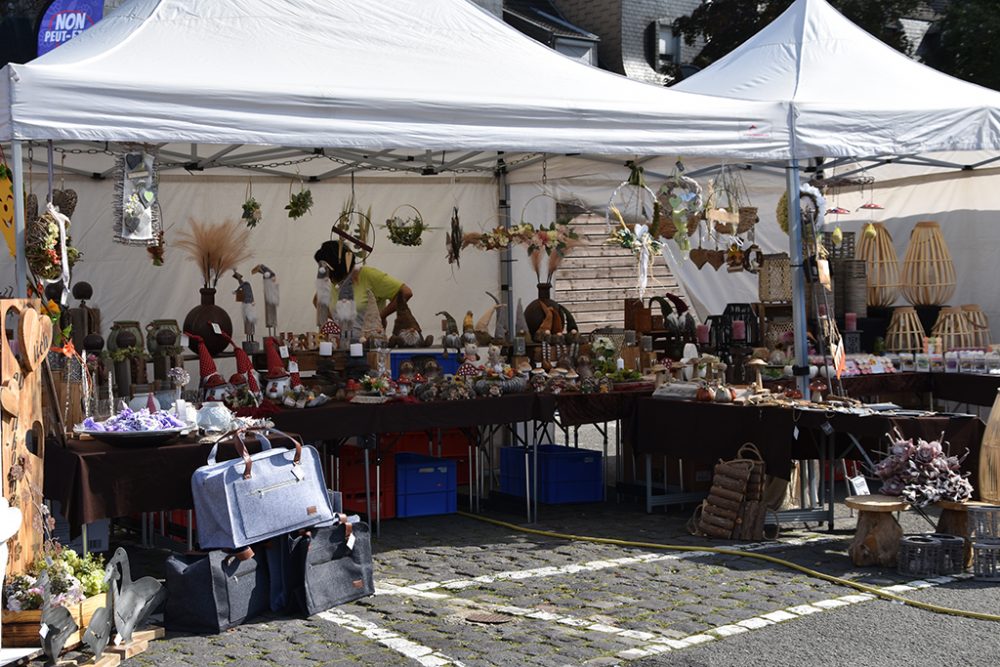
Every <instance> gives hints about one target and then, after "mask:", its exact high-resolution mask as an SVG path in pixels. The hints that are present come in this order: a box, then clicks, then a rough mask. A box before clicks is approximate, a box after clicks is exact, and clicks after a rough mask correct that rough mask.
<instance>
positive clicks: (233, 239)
mask: <svg viewBox="0 0 1000 667" xmlns="http://www.w3.org/2000/svg"><path fill="white" fill-rule="evenodd" d="M174 245H175V246H177V247H178V248H180V249H181V250H183V251H184V252H185V253H187V255H188V259H190V260H192V261H193V262H195V263H197V264H198V268H199V269H201V277H202V282H203V286H204V287H211V288H215V286H216V285H217V284H218V282H219V278H220V277H221V276H222V275H223V274H224V273H228V272H229V271H231V270H232V269H234V268H236V266H237V265H238V264H241V263H242V262H245V261H246V260H248V259H250V256H251V252H250V236H249V232H248V230H246V229H244V228H243V227H242V225H241V224H240V221H239V220H226V221H225V222H223V223H221V224H218V225H212V224H209V223H207V222H201V221H198V220H195V219H194V218H190V219H189V220H188V229H187V230H185V231H183V232H181V233H180V234H178V235H177V240H176V241H175V242H174Z"/></svg>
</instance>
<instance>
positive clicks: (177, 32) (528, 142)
mask: <svg viewBox="0 0 1000 667" xmlns="http://www.w3.org/2000/svg"><path fill="white" fill-rule="evenodd" d="M785 117H786V113H785V112H784V110H783V107H782V105H780V104H774V103H769V102H768V103H760V102H746V101H742V100H720V99H715V98H705V97H703V96H699V95H692V94H688V93H681V92H679V91H673V90H667V89H664V88H660V87H656V86H650V85H646V84H642V83H638V82H634V81H629V80H627V79H626V78H624V77H621V76H618V75H614V74H610V73H607V72H603V71H600V70H598V69H596V68H592V67H588V66H586V65H582V64H580V63H577V62H575V61H573V60H570V59H569V58H565V57H563V56H561V55H559V54H556V53H555V52H553V51H552V50H551V49H548V48H547V47H545V46H543V45H541V44H539V43H537V42H535V41H533V40H531V39H530V38H528V37H526V36H524V35H522V34H520V33H518V32H517V31H516V30H514V29H512V28H510V27H509V26H507V25H505V24H504V23H503V22H502V21H500V20H498V19H497V18H496V17H494V16H493V15H491V14H488V13H486V12H484V11H483V10H481V9H479V8H478V7H476V6H475V5H473V4H471V3H469V2H467V1H466V0H210V1H209V0H201V1H196V0H133V2H130V3H127V4H126V5H123V6H122V7H120V8H119V9H118V10H116V11H115V12H114V13H112V14H111V15H109V16H108V17H106V18H105V19H104V20H103V21H101V22H99V23H98V24H97V25H96V26H94V27H93V28H91V29H90V30H88V31H86V32H85V33H83V34H81V35H80V36H78V37H77V38H75V39H74V40H72V41H71V42H69V43H67V44H65V45H63V46H61V47H59V48H58V49H56V50H55V51H52V52H51V53H49V54H46V55H45V56H42V57H41V58H38V59H36V60H34V61H32V62H30V63H27V64H25V65H9V66H7V67H6V68H4V70H3V71H2V72H0V140H8V139H33V140H43V139H55V140H84V141H150V142H161V141H162V142H168V141H169V142H191V143H205V144H247V143H250V144H272V145H280V146H298V147H306V146H308V147H313V146H316V147H339V148H364V149H382V148H410V149H448V150H455V149H476V150H506V151H520V150H531V151H549V152H565V153H569V152H588V153H605V154H606V153H619V154H621V153H642V154H649V153H664V152H669V153H671V154H682V155H734V154H735V155H739V156H740V157H743V158H747V159H751V158H781V157H784V156H785V155H786V153H787V146H788V137H787V132H786V129H785V120H784V119H785Z"/></svg>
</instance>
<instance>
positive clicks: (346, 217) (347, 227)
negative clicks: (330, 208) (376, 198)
mask: <svg viewBox="0 0 1000 667" xmlns="http://www.w3.org/2000/svg"><path fill="white" fill-rule="evenodd" d="M334 235H336V236H338V237H340V239H341V240H342V241H346V242H347V243H348V244H350V246H351V252H353V253H354V256H355V258H357V259H358V260H359V261H361V262H364V261H365V260H366V259H368V256H369V255H371V254H372V251H374V250H375V234H374V226H373V225H372V221H371V218H370V217H368V215H367V214H366V213H362V212H361V211H356V210H354V209H347V210H345V211H343V212H341V214H340V216H339V217H338V218H337V219H336V220H335V221H334V223H333V227H332V228H331V229H330V238H331V239H333V237H334Z"/></svg>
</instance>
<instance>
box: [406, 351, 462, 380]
mask: <svg viewBox="0 0 1000 667" xmlns="http://www.w3.org/2000/svg"><path fill="white" fill-rule="evenodd" d="M428 359H433V360H434V361H436V362H438V365H439V366H440V367H441V372H442V373H454V372H455V371H457V370H458V367H459V365H460V364H461V363H462V359H461V355H459V354H458V353H457V352H451V353H449V354H448V356H447V357H446V356H445V355H444V352H420V351H417V350H406V351H396V350H393V351H392V352H391V353H390V354H389V369H390V370H391V371H392V377H394V378H398V377H399V367H400V365H401V364H402V363H403V362H404V361H412V362H413V366H414V367H415V368H416V371H417V372H418V373H423V372H424V371H423V368H424V364H425V363H426V362H427V360H428Z"/></svg>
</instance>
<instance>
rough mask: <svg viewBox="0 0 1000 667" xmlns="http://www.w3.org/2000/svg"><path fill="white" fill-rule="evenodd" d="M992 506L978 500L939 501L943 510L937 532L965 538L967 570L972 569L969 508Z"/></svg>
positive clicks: (938, 504) (938, 503)
mask: <svg viewBox="0 0 1000 667" xmlns="http://www.w3.org/2000/svg"><path fill="white" fill-rule="evenodd" d="M990 504H991V503H981V502H979V501H977V500H966V501H963V502H958V501H954V500H939V501H937V506H938V507H940V508H941V517H940V518H939V519H938V523H937V528H936V530H937V532H939V533H945V534H947V535H958V536H959V537H964V538H965V567H967V568H968V567H972V531H971V530H970V529H969V508H970V507H976V506H980V505H990Z"/></svg>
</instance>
